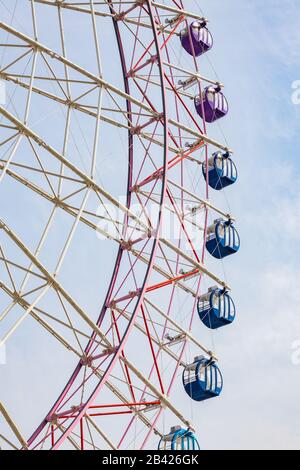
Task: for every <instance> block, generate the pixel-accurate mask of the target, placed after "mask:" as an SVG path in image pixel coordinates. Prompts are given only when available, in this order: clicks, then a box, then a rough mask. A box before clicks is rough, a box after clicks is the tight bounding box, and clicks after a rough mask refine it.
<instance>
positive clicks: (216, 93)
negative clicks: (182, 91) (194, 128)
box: [195, 86, 228, 122]
mask: <svg viewBox="0 0 300 470" xmlns="http://www.w3.org/2000/svg"><path fill="white" fill-rule="evenodd" d="M195 107H196V111H197V113H198V114H199V116H200V117H202V119H205V121H206V122H215V121H217V120H218V119H221V118H222V117H224V116H226V114H227V113H228V101H227V99H226V98H225V96H224V95H223V93H222V92H221V88H220V87H216V88H214V87H212V86H209V87H207V88H205V90H204V91H203V94H202V99H201V97H200V96H196V98H195Z"/></svg>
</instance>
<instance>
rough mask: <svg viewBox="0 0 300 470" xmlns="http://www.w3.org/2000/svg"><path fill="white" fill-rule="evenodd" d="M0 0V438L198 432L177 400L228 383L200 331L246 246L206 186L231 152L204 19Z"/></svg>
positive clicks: (218, 191) (225, 179)
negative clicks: (209, 68)
mask: <svg viewBox="0 0 300 470" xmlns="http://www.w3.org/2000/svg"><path fill="white" fill-rule="evenodd" d="M193 3H194V2H193ZM1 5H2V7H1V8H2V13H1V18H0V20H1V22H0V80H1V86H2V87H4V86H5V102H4V100H3V102H2V103H1V105H0V132H1V135H0V189H1V216H0V308H1V310H0V320H1V322H0V325H1V330H0V340H1V348H4V347H6V351H7V359H6V360H7V364H6V365H5V366H0V373H1V375H2V377H3V378H2V382H1V383H4V384H5V386H4V387H1V389H2V390H1V403H0V420H1V421H0V441H1V442H0V445H1V447H2V448H8V449H29V450H41V449H44V450H48V449H51V450H58V449H77V450H99V449H112V450H119V449H120V450H123V449H132V448H135V449H145V448H159V449H161V450H165V449H198V448H199V443H198V438H197V433H198V432H199V423H194V422H193V421H192V419H191V415H190V412H189V403H190V402H192V403H194V406H197V407H198V406H200V404H201V402H203V401H206V400H207V399H210V398H214V397H217V396H219V395H220V394H221V392H222V388H223V377H222V373H221V370H220V366H219V365H218V358H217V355H216V351H214V350H212V344H211V343H209V344H206V343H205V341H204V340H202V338H204V337H206V338H209V336H208V335H206V332H207V333H209V334H212V332H213V330H215V329H219V328H222V327H225V326H228V325H230V324H232V322H233V321H234V319H235V315H236V309H235V305H234V301H233V298H232V296H231V292H230V291H231V289H230V286H229V285H228V282H227V280H226V276H225V275H220V274H218V272H223V266H224V265H223V261H222V260H223V259H224V258H226V257H227V256H229V255H232V254H234V253H236V252H237V251H238V250H239V247H240V238H239V235H238V232H237V229H236V227H235V219H234V216H233V214H231V212H230V209H228V208H226V209H224V207H219V204H217V203H214V197H215V195H216V196H218V201H220V200H222V199H220V197H221V195H222V194H223V193H224V190H225V188H227V187H229V186H230V185H232V184H234V183H235V182H236V180H237V168H236V166H235V163H234V161H233V157H232V153H233V152H232V150H231V149H230V148H229V146H228V144H227V143H226V142H224V139H223V138H221V137H222V136H221V137H220V138H216V137H214V136H215V134H216V133H217V132H219V130H218V129H219V127H218V123H219V120H220V119H221V118H223V117H225V116H226V115H227V114H228V109H229V108H228V102H227V100H226V97H225V93H224V91H223V84H222V83H221V82H220V81H219V80H218V79H211V78H208V77H206V74H205V75H204V74H203V67H204V65H203V64H204V59H205V57H207V56H209V51H210V50H211V49H212V47H213V38H212V34H211V32H210V30H209V23H208V20H207V19H206V18H205V17H204V16H203V15H202V14H201V12H199V11H198V12H197V11H195V12H191V11H187V10H186V9H185V6H184V4H183V2H182V1H181V0H166V1H163V2H159V1H152V0H136V1H127V0H126V1H112V0H103V1H100V2H99V1H97V2H96V1H94V0H86V1H83V2H80V3H78V2H77V1H75V0H69V1H68V2H65V1H54V0H47V1H46V0H16V2H15V1H11V0H9V1H8V0H3V1H1ZM225 207H227V206H226V205H225ZM224 334H225V331H224ZM3 388H4V390H3ZM200 441H201V439H199V442H200ZM200 445H201V442H200Z"/></svg>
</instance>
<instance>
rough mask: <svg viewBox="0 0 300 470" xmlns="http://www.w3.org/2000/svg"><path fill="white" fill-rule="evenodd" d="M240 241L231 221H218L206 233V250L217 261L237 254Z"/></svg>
mask: <svg viewBox="0 0 300 470" xmlns="http://www.w3.org/2000/svg"><path fill="white" fill-rule="evenodd" d="M240 245H241V241H240V237H239V234H238V232H237V230H236V229H235V227H234V226H233V224H232V221H231V220H228V221H226V220H223V219H218V220H216V221H215V222H214V224H213V225H211V226H210V227H209V229H208V231H207V240H206V249H207V251H208V252H209V253H210V254H211V255H212V256H213V257H214V258H217V259H223V258H226V256H229V255H233V254H234V253H237V252H238V251H239V249H240Z"/></svg>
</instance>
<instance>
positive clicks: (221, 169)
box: [202, 152, 238, 191]
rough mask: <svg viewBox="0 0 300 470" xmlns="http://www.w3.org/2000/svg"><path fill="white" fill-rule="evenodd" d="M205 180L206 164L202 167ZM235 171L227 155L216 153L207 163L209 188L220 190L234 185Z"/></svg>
mask: <svg viewBox="0 0 300 470" xmlns="http://www.w3.org/2000/svg"><path fill="white" fill-rule="evenodd" d="M202 171H203V175H204V178H205V180H206V164H204V165H203V166H202ZM237 177H238V175H237V169H236V166H235V164H234V163H233V161H232V159H231V158H230V156H229V153H222V152H216V153H214V154H213V156H212V157H211V158H210V159H209V162H208V184H209V186H210V187H211V188H213V189H216V190H217V191H220V190H221V189H224V188H226V187H227V186H230V185H231V184H234V183H235V182H236V180H237Z"/></svg>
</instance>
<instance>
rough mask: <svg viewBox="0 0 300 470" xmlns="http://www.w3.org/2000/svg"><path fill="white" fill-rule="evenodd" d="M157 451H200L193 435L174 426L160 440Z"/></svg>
mask: <svg viewBox="0 0 300 470" xmlns="http://www.w3.org/2000/svg"><path fill="white" fill-rule="evenodd" d="M158 450H161V451H164V450H200V446H199V443H198V441H197V438H196V436H195V434H193V433H192V432H191V431H189V430H186V429H182V428H181V426H175V427H173V428H171V431H170V433H169V434H167V435H166V436H163V437H162V438H161V440H160V443H159V445H158Z"/></svg>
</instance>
